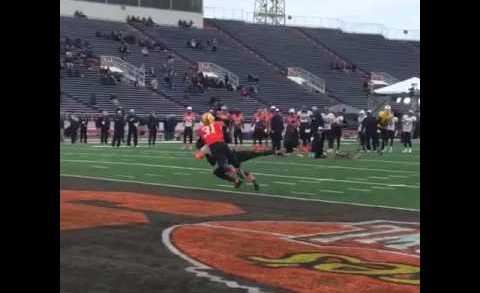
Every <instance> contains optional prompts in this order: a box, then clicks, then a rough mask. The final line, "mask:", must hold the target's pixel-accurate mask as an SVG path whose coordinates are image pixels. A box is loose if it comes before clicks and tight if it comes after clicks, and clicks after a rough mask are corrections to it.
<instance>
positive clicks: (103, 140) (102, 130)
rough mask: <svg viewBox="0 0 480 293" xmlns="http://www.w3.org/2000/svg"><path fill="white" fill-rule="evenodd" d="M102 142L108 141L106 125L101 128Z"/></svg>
mask: <svg viewBox="0 0 480 293" xmlns="http://www.w3.org/2000/svg"><path fill="white" fill-rule="evenodd" d="M100 143H104V144H107V143H108V128H106V127H102V128H101V129H100Z"/></svg>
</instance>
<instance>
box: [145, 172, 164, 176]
mask: <svg viewBox="0 0 480 293" xmlns="http://www.w3.org/2000/svg"><path fill="white" fill-rule="evenodd" d="M143 175H145V176H148V177H164V176H163V175H160V174H149V173H147V174H143Z"/></svg>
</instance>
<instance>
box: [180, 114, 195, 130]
mask: <svg viewBox="0 0 480 293" xmlns="http://www.w3.org/2000/svg"><path fill="white" fill-rule="evenodd" d="M194 122H195V113H193V112H191V113H188V112H187V113H185V114H183V123H184V124H185V127H193V123H194Z"/></svg>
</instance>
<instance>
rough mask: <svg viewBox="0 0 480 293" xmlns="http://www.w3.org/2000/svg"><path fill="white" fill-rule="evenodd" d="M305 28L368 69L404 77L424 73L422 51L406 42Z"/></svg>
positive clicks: (321, 41) (331, 47) (323, 42)
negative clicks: (421, 62) (421, 61)
mask: <svg viewBox="0 0 480 293" xmlns="http://www.w3.org/2000/svg"><path fill="white" fill-rule="evenodd" d="M301 30H303V31H305V32H306V33H307V34H309V35H310V36H312V37H313V38H315V39H316V40H317V41H318V42H320V43H322V44H325V45H326V46H327V47H329V48H330V49H332V50H334V51H336V52H338V53H339V54H340V55H342V56H345V57H346V58H348V59H349V60H350V61H351V62H353V63H354V64H356V65H357V66H359V67H360V68H362V69H364V70H367V71H384V72H388V73H389V74H391V75H392V76H394V77H396V78H398V79H400V80H403V79H406V78H410V77H412V76H420V54H419V51H418V52H415V50H412V48H411V45H409V44H407V42H406V41H396V40H388V39H385V38H384V37H383V36H381V35H373V34H352V33H344V32H342V31H340V30H334V29H313V28H301ZM414 43H415V42H414ZM417 43H418V42H417Z"/></svg>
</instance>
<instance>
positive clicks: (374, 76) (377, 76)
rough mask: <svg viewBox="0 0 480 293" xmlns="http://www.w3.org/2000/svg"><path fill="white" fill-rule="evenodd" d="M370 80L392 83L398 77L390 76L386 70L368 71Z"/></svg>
mask: <svg viewBox="0 0 480 293" xmlns="http://www.w3.org/2000/svg"><path fill="white" fill-rule="evenodd" d="M370 76H371V77H370V79H371V80H379V81H384V82H385V83H386V84H388V85H390V84H394V83H397V82H398V79H397V78H395V77H393V76H391V75H390V74H388V73H387V72H370Z"/></svg>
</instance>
